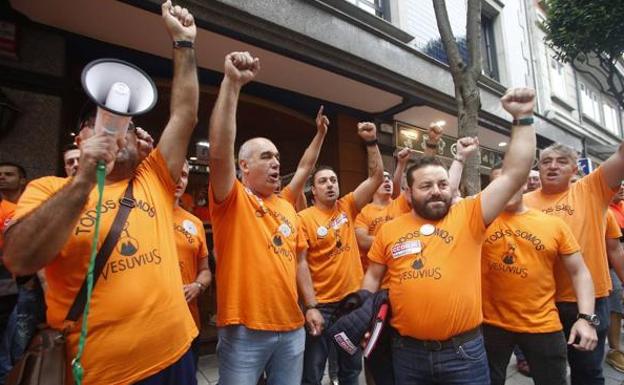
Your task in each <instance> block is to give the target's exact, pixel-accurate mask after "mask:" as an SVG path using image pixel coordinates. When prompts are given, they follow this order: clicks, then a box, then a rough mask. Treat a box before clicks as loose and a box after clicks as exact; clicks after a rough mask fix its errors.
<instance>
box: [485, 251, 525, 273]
mask: <svg viewBox="0 0 624 385" xmlns="http://www.w3.org/2000/svg"><path fill="white" fill-rule="evenodd" d="M516 248H517V246H516V245H514V244H513V243H509V244H508V245H507V250H506V251H505V252H504V253H503V255H502V257H501V262H502V263H501V262H490V263H489V264H488V267H489V269H490V271H496V272H499V273H507V274H514V275H517V276H519V277H520V278H526V277H527V276H528V275H529V270H528V268H527V267H526V266H524V265H520V264H518V257H517V255H516Z"/></svg>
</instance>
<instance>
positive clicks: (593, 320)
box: [576, 313, 600, 327]
mask: <svg viewBox="0 0 624 385" xmlns="http://www.w3.org/2000/svg"><path fill="white" fill-rule="evenodd" d="M579 318H582V319H584V320H585V321H587V322H589V324H590V325H592V326H594V327H596V326H598V325H600V319H599V318H598V316H597V315H596V314H583V313H578V315H577V316H576V319H579Z"/></svg>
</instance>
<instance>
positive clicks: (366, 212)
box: [354, 203, 394, 271]
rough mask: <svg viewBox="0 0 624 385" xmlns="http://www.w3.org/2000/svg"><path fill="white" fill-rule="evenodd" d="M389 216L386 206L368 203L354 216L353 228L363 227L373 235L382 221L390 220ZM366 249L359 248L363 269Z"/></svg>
mask: <svg viewBox="0 0 624 385" xmlns="http://www.w3.org/2000/svg"><path fill="white" fill-rule="evenodd" d="M392 219H394V218H392V217H391V216H389V215H388V206H380V205H377V204H374V203H369V204H367V205H366V206H364V208H362V211H360V213H359V214H358V215H357V217H355V226H354V227H355V229H364V230H366V232H367V233H368V235H372V236H374V235H375V234H377V230H379V228H380V227H381V225H383V224H384V223H386V222H388V221H391V220H392ZM367 252H368V251H365V250H360V261H361V262H362V268H363V269H364V271H366V269H367V268H368V258H367V257H366V253H367Z"/></svg>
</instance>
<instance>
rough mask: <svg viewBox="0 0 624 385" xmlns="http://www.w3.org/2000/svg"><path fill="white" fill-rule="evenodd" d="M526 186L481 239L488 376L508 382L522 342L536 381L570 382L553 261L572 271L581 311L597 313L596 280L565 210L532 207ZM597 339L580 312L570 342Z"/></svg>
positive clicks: (585, 344)
mask: <svg viewBox="0 0 624 385" xmlns="http://www.w3.org/2000/svg"><path fill="white" fill-rule="evenodd" d="M500 175H501V165H495V166H494V167H493V168H492V171H491V174H490V179H491V180H492V181H494V180H496V178H498V177H500ZM522 194H523V189H519V190H518V192H517V193H516V194H515V195H514V196H513V198H512V199H511V200H510V201H509V203H508V204H507V206H506V207H505V211H504V212H503V213H502V214H501V215H499V216H498V218H496V220H495V221H494V222H492V224H491V225H490V226H489V227H488V229H487V233H486V240H485V243H484V244H483V250H482V255H483V257H482V268H481V271H482V275H483V276H482V295H483V318H484V321H483V322H484V325H483V336H484V338H485V348H486V351H487V357H488V364H489V367H490V378H491V380H492V385H503V384H504V383H505V379H506V377H507V365H508V364H509V357H510V356H511V351H512V349H513V348H514V346H516V345H517V346H520V347H521V349H522V352H524V353H525V354H526V358H527V360H528V362H529V364H530V367H531V369H532V372H531V374H532V377H533V381H534V382H535V384H536V385H565V384H566V377H567V357H566V356H567V348H566V346H567V344H566V339H565V337H564V335H563V331H562V330H563V327H562V325H561V321H559V316H558V314H557V307H556V305H555V275H554V265H555V263H557V262H559V263H562V264H563V265H564V267H565V269H566V271H567V273H568V274H569V275H570V279H571V281H572V283H573V285H574V292H575V294H576V296H577V298H579V301H578V302H579V309H580V311H581V312H582V313H584V314H593V313H594V287H593V283H592V281H591V275H590V274H589V271H588V270H587V267H586V266H585V263H584V262H583V257H582V256H581V254H580V253H579V250H580V246H579V245H578V243H577V242H576V240H575V239H574V236H573V235H572V232H571V231H570V229H569V227H568V226H567V225H566V224H565V222H563V221H562V220H561V219H560V218H557V217H553V216H548V215H546V214H544V213H542V212H540V211H538V210H533V209H527V208H526V207H525V206H524V204H523V202H522ZM577 337H578V339H579V341H578V342H577V341H576V339H577ZM596 342H597V336H596V329H595V328H594V327H593V326H592V325H591V324H590V323H589V321H587V320H585V319H582V318H580V319H578V320H577V321H576V323H575V324H574V326H573V327H572V331H571V335H570V338H569V339H568V341H567V343H569V344H573V345H574V347H575V348H576V349H579V350H591V349H593V348H594V347H595V346H596Z"/></svg>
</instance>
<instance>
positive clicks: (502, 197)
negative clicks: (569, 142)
mask: <svg viewBox="0 0 624 385" xmlns="http://www.w3.org/2000/svg"><path fill="white" fill-rule="evenodd" d="M534 100H535V91H533V90H532V89H529V88H514V89H510V90H508V91H507V93H506V94H505V95H504V96H503V97H502V98H501V103H502V104H503V108H504V109H505V110H507V112H509V113H510V114H511V116H512V117H513V118H514V119H521V118H525V117H530V116H532V115H533V105H534ZM534 158H535V129H534V128H533V126H513V127H512V129H511V142H510V144H509V148H508V150H507V153H506V154H505V160H504V161H503V169H502V174H501V176H500V177H498V178H496V179H495V180H494V181H492V183H490V184H489V185H488V186H487V187H486V188H485V190H483V192H482V193H481V211H482V214H483V220H484V222H485V225H489V224H490V223H491V222H492V221H493V220H494V219H495V218H496V217H497V216H498V214H499V213H500V212H501V211H503V209H504V208H505V205H506V204H507V202H508V201H509V199H511V197H512V196H513V195H514V194H515V193H516V192H517V191H518V190H520V188H522V186H523V185H524V183H525V182H526V179H527V176H528V175H529V170H530V169H531V165H532V164H533V159H534Z"/></svg>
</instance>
